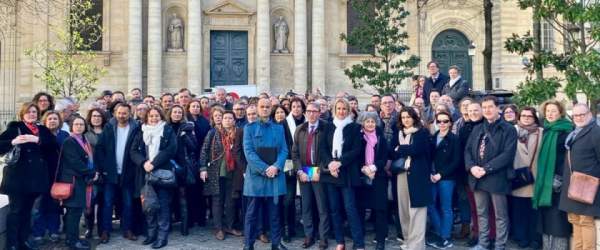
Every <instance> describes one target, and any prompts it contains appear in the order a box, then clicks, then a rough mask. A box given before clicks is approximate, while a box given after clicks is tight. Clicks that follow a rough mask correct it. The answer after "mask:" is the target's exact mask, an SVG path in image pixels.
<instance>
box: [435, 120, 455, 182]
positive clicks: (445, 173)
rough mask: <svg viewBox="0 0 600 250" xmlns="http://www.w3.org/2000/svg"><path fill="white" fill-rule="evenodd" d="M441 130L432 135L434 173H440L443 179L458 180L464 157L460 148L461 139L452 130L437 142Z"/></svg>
mask: <svg viewBox="0 0 600 250" xmlns="http://www.w3.org/2000/svg"><path fill="white" fill-rule="evenodd" d="M439 133H440V132H439V131H438V132H435V134H434V135H433V136H432V137H431V149H432V155H433V166H434V173H439V174H440V175H441V176H442V180H456V178H457V173H459V172H458V170H459V166H460V165H462V164H460V162H461V160H462V159H463V158H462V156H461V155H462V152H463V151H462V150H460V141H459V139H458V136H456V135H455V134H454V133H452V132H448V134H447V135H446V136H445V137H444V138H443V139H442V141H440V144H439V145H436V144H437V136H438V134H439Z"/></svg>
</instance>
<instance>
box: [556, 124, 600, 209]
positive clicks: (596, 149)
mask: <svg viewBox="0 0 600 250" xmlns="http://www.w3.org/2000/svg"><path fill="white" fill-rule="evenodd" d="M567 144H568V145H569V147H571V154H570V155H571V157H570V158H571V169H569V166H568V164H565V165H566V166H565V170H564V173H565V174H564V178H563V181H564V183H563V187H562V190H561V195H560V205H559V208H560V210H563V211H565V212H569V213H574V214H579V215H587V216H593V217H600V191H598V192H596V198H595V199H594V204H592V205H586V204H583V203H580V202H577V201H573V200H571V199H569V198H568V197H567V191H568V189H569V185H570V183H569V181H570V180H569V179H570V178H571V170H573V171H577V172H580V173H584V174H588V175H591V176H594V177H597V178H600V127H598V125H597V124H596V122H595V121H592V122H591V123H590V124H589V125H587V126H586V127H584V128H583V130H581V131H580V132H579V133H578V134H577V136H576V137H575V138H574V139H572V140H570V141H567Z"/></svg>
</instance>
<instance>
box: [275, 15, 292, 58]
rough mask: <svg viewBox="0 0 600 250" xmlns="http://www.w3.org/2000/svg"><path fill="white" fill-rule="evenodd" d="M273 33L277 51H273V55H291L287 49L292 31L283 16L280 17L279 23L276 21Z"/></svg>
mask: <svg viewBox="0 0 600 250" xmlns="http://www.w3.org/2000/svg"><path fill="white" fill-rule="evenodd" d="M273 31H274V32H273V34H275V49H273V53H290V51H289V50H288V48H287V40H288V34H289V33H290V29H289V27H288V25H287V22H286V21H285V20H284V19H283V16H279V18H278V19H277V21H275V23H274V24H273Z"/></svg>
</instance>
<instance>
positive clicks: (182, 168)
mask: <svg viewBox="0 0 600 250" xmlns="http://www.w3.org/2000/svg"><path fill="white" fill-rule="evenodd" d="M428 69H429V76H416V77H414V78H413V80H414V81H413V82H414V84H413V87H414V91H413V95H412V97H411V99H410V101H409V102H407V103H404V102H402V101H401V100H399V98H398V96H397V95H394V94H388V95H382V96H380V95H373V96H372V97H371V100H370V103H368V104H366V105H364V104H363V105H362V106H361V104H359V102H358V99H357V98H356V97H354V96H350V95H348V94H347V93H345V92H343V91H341V92H339V93H338V94H336V96H334V97H327V96H321V95H318V94H306V95H303V94H300V95H299V94H295V93H292V92H290V93H287V94H285V95H280V96H276V95H270V94H268V93H260V94H259V95H258V96H255V97H246V96H242V97H239V96H238V95H237V94H235V93H227V92H226V91H225V90H224V89H222V88H218V89H216V91H215V93H214V94H210V95H207V96H200V95H194V93H191V92H190V91H189V90H188V89H181V90H180V91H178V92H177V93H174V94H173V93H164V94H162V95H161V96H160V97H154V96H151V95H147V96H142V91H141V90H140V89H133V90H131V91H130V92H129V97H128V98H126V95H125V93H123V92H121V91H114V92H112V91H109V90H106V91H104V92H102V95H101V96H100V97H99V98H98V99H97V100H95V101H94V102H93V103H92V104H91V106H90V107H89V108H88V109H87V112H86V115H85V116H82V115H81V114H80V113H79V112H80V111H82V110H81V109H80V108H79V104H78V103H77V102H76V101H75V100H72V99H70V98H62V99H59V100H55V99H54V97H53V96H51V95H49V94H47V93H43V92H41V93H38V94H36V95H35V96H34V97H33V99H32V101H31V102H28V103H24V104H23V105H22V107H21V109H20V110H19V112H18V121H14V122H11V123H9V124H8V126H7V129H6V130H5V131H4V132H3V133H2V134H1V135H0V153H2V154H10V156H12V157H13V158H14V157H16V158H15V159H11V160H13V161H11V162H10V163H7V164H6V166H5V167H4V174H3V179H2V183H1V185H0V193H3V194H6V195H8V198H9V202H10V203H9V213H8V217H7V223H6V227H7V234H6V235H7V240H6V249H10V250H13V249H38V248H39V247H41V246H42V244H44V241H45V239H46V235H47V237H48V238H47V239H48V240H50V241H53V242H58V241H60V240H62V237H61V224H62V232H63V233H64V234H65V236H66V237H65V243H66V244H67V245H68V246H69V247H70V248H71V249H90V243H89V241H88V239H91V238H93V237H98V238H99V241H100V243H101V244H102V243H108V242H109V241H110V240H111V236H113V233H112V231H113V223H114V222H115V221H117V220H118V221H119V223H118V224H119V226H120V230H121V234H122V236H123V237H124V238H126V239H128V240H131V241H137V237H138V236H144V239H143V241H142V242H141V244H143V245H148V246H151V247H152V248H154V249H158V248H162V247H164V246H166V245H167V244H168V238H169V234H170V233H175V232H174V231H176V230H177V229H179V231H180V233H181V234H182V235H188V234H189V228H191V227H194V226H199V227H206V226H212V228H214V237H215V238H216V239H217V240H226V238H227V237H244V246H243V249H254V243H255V241H256V240H259V241H262V242H264V243H267V244H268V243H270V244H271V246H272V249H287V247H286V246H285V243H286V242H290V241H291V240H293V239H295V238H296V239H297V238H299V237H303V243H302V247H303V248H310V247H312V246H313V245H315V244H318V245H317V246H318V248H319V249H328V247H330V246H334V247H335V249H337V250H340V249H346V245H347V244H346V241H345V238H346V236H347V233H346V232H347V230H346V229H349V233H350V234H349V235H348V236H350V238H351V239H352V249H365V245H366V244H365V241H366V239H365V235H366V232H367V231H370V230H372V231H374V232H375V237H374V239H373V242H374V244H375V249H377V250H380V249H385V246H386V240H387V241H388V245H389V244H397V245H400V246H401V248H402V249H407V250H408V249H410V250H420V249H425V248H426V246H431V247H435V248H438V249H446V248H451V247H453V244H454V243H453V242H454V240H458V239H465V240H467V244H468V245H469V246H470V247H472V249H474V250H483V249H505V248H506V246H507V242H508V240H509V239H512V240H514V241H515V242H516V244H517V245H518V246H519V247H521V248H527V247H531V248H534V249H542V248H543V249H552V250H563V249H564V250H567V249H570V247H572V249H577V250H580V249H581V250H591V249H596V248H598V247H600V245H598V244H599V242H600V235H598V234H599V232H600V220H599V217H600V198H599V197H598V196H600V194H599V192H598V191H597V186H598V178H599V177H600V127H599V125H598V124H597V123H596V121H595V120H594V118H593V116H592V113H591V112H590V109H589V108H588V107H587V106H586V105H584V104H575V105H573V108H572V112H571V114H570V115H568V114H567V111H566V109H565V107H564V105H563V103H561V102H559V101H556V100H548V101H547V102H545V103H544V104H543V105H541V106H540V107H539V109H535V108H533V107H521V108H518V107H516V106H514V105H500V103H499V102H498V99H496V97H494V96H485V97H484V98H482V99H480V100H477V99H473V98H471V97H469V96H468V94H469V86H468V83H467V82H466V81H465V80H464V79H462V78H461V76H460V68H458V67H456V66H452V67H450V70H449V72H448V73H449V74H448V75H449V76H446V75H444V74H442V73H441V72H439V67H438V64H437V63H436V62H430V63H429V64H428ZM361 107H364V110H363V109H361ZM15 149H19V150H18V151H19V152H18V154H14V151H15ZM594 181H595V186H594V185H588V184H589V183H592V184H593V183H594ZM59 184H60V185H64V184H68V185H70V187H71V188H72V189H71V191H70V192H69V193H68V194H67V195H66V196H64V193H63V194H62V196H61V195H59V193H60V192H59V191H60V190H59V188H58V187H59V186H60V185H59ZM55 191H56V192H55ZM151 201H152V202H151ZM148 204H153V205H154V206H151V205H148ZM298 204H299V205H298ZM151 208H153V209H151ZM298 209H299V211H297V210H298ZM297 214H300V218H297V216H296V215H297ZM32 215H33V216H32ZM82 217H83V218H84V219H83V221H84V228H85V232H80V231H79V230H80V223H81V221H82ZM456 224H459V225H458V226H455V225H456ZM300 225H301V226H300ZM389 227H393V228H394V229H395V233H394V234H390V232H389V230H388V228H389ZM94 229H96V230H95V233H94ZM298 231H303V232H302V233H300V232H298ZM330 240H333V244H331V245H330V243H329V242H330ZM348 249H349V248H348ZM598 249H600V248H598Z"/></svg>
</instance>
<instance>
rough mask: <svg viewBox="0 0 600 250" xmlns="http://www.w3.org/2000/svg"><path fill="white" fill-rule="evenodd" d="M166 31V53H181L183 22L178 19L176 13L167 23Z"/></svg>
mask: <svg viewBox="0 0 600 250" xmlns="http://www.w3.org/2000/svg"><path fill="white" fill-rule="evenodd" d="M168 31H169V32H168V34H169V37H168V46H167V51H169V52H183V41H184V40H183V34H184V33H183V32H184V30H183V20H182V19H181V18H179V17H178V16H177V14H176V13H173V14H172V17H171V20H170V21H169V28H168Z"/></svg>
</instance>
